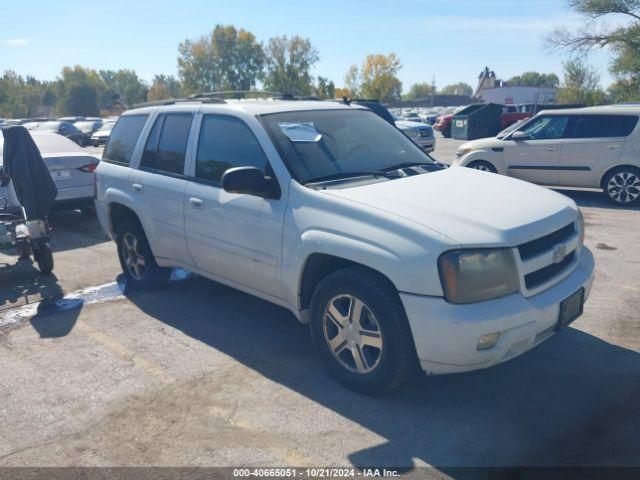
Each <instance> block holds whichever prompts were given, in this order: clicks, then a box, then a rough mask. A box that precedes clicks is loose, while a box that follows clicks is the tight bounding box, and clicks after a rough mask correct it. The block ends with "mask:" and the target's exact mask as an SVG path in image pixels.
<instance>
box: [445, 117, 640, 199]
mask: <svg viewBox="0 0 640 480" xmlns="http://www.w3.org/2000/svg"><path fill="white" fill-rule="evenodd" d="M639 116H640V105H614V106H609V107H589V108H580V109H566V110H550V111H543V112H540V113H539V114H538V115H536V116H535V117H534V118H532V119H531V120H529V121H527V122H526V123H523V124H522V125H520V126H518V127H517V128H515V129H513V130H512V131H511V132H509V133H508V134H506V135H504V136H498V137H496V138H485V139H482V140H476V141H473V142H469V143H465V144H464V145H462V146H460V148H459V149H458V154H457V159H456V160H455V161H454V165H461V166H466V167H471V168H476V169H479V170H485V171H489V172H494V173H495V172H497V173H501V174H504V175H509V176H511V177H515V178H519V179H522V180H528V181H530V182H533V183H538V184H541V185H553V186H565V187H580V188H602V189H603V190H604V192H605V194H606V195H607V197H608V198H609V199H610V200H611V201H613V202H614V203H616V204H619V205H630V204H633V203H635V202H638V201H640V126H639V125H638V123H639V122H638V117H639Z"/></svg>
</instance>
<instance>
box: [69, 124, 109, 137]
mask: <svg viewBox="0 0 640 480" xmlns="http://www.w3.org/2000/svg"><path fill="white" fill-rule="evenodd" d="M73 126H74V127H76V128H77V129H78V130H80V131H81V132H82V133H85V134H87V135H88V136H89V137H91V135H93V134H94V133H95V132H96V131H98V129H100V127H102V120H81V121H79V122H74V124H73Z"/></svg>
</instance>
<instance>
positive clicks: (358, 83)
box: [343, 65, 362, 98]
mask: <svg viewBox="0 0 640 480" xmlns="http://www.w3.org/2000/svg"><path fill="white" fill-rule="evenodd" d="M344 85H345V90H346V91H347V95H343V96H347V97H351V98H356V97H359V96H360V95H361V93H360V89H361V88H362V79H361V78H360V70H359V69H358V66H357V65H351V66H350V67H349V70H347V74H346V75H345V76H344Z"/></svg>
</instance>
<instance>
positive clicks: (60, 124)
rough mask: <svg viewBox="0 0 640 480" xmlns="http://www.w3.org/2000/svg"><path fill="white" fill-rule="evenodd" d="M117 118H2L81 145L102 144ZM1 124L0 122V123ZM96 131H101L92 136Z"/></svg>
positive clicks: (8, 123)
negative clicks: (54, 134)
mask: <svg viewBox="0 0 640 480" xmlns="http://www.w3.org/2000/svg"><path fill="white" fill-rule="evenodd" d="M116 120H117V118H113V117H111V118H106V119H102V118H98V117H77V116H75V117H62V118H58V119H49V118H28V119H14V120H3V122H4V123H5V124H7V125H24V126H25V128H27V129H28V130H41V131H47V132H53V133H57V134H59V135H62V136H63V137H67V138H68V139H69V140H72V141H73V142H75V143H77V144H78V145H80V146H81V147H86V146H87V145H94V146H98V145H104V144H105V142H106V139H107V138H108V132H110V131H111V127H113V124H114V123H115V122H116ZM0 125H1V123H0ZM105 126H106V128H104V129H103V127H105ZM98 131H101V132H102V133H101V134H100V135H98V136H96V137H95V138H94V134H96V133H97V132H98Z"/></svg>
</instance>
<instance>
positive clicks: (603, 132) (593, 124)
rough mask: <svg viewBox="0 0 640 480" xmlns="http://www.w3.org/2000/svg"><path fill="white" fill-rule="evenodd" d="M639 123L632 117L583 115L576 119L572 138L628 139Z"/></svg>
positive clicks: (636, 118)
mask: <svg viewBox="0 0 640 480" xmlns="http://www.w3.org/2000/svg"><path fill="white" fill-rule="evenodd" d="M637 123H638V117H635V116H631V115H583V116H577V117H574V120H573V131H572V134H571V137H572V138H609V137H627V136H629V135H630V134H631V132H632V131H633V130H634V128H635V127H636V125H637Z"/></svg>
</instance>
